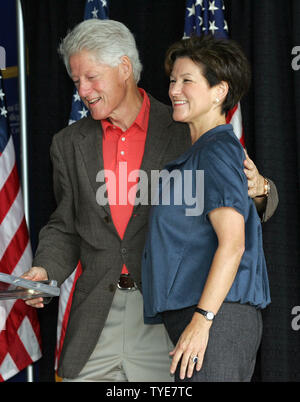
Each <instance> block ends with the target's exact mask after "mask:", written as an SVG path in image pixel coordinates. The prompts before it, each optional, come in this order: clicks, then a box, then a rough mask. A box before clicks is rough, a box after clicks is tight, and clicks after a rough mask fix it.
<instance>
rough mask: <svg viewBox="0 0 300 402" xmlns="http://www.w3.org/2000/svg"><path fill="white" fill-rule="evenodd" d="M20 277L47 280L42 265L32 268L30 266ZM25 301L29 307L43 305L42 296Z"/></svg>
mask: <svg viewBox="0 0 300 402" xmlns="http://www.w3.org/2000/svg"><path fill="white" fill-rule="evenodd" d="M21 277H22V278H24V279H29V280H31V281H47V280H48V274H47V271H46V270H45V269H44V268H42V267H32V268H30V270H29V271H27V272H25V273H24V274H23V275H22V276H21ZM25 303H26V304H27V305H28V306H31V307H36V308H41V307H44V304H43V298H42V297H38V298H36V299H30V300H26V301H25Z"/></svg>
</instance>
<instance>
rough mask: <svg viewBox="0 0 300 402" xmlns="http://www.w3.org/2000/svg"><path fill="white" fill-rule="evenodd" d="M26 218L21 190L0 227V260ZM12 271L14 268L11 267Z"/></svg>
mask: <svg viewBox="0 0 300 402" xmlns="http://www.w3.org/2000/svg"><path fill="white" fill-rule="evenodd" d="M23 217H24V210H23V197H22V192H21V189H19V192H18V195H17V197H16V199H15V201H14V202H13V204H12V205H11V207H10V209H9V211H8V213H7V214H6V216H5V218H4V219H3V221H2V223H1V225H0V259H1V258H2V256H3V254H4V253H5V250H6V249H7V247H8V245H9V243H10V242H11V240H12V239H13V237H14V235H15V233H16V231H17V230H18V228H19V226H20V224H21V222H22V220H23ZM9 268H10V269H11V268H13V267H9Z"/></svg>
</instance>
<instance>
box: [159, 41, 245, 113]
mask: <svg viewBox="0 0 300 402" xmlns="http://www.w3.org/2000/svg"><path fill="white" fill-rule="evenodd" d="M180 57H188V58H190V59H191V60H192V61H193V62H194V63H196V64H198V65H199V67H200V68H201V71H202V74H203V76H204V77H205V78H206V80H207V82H208V84H209V86H210V87H213V86H215V85H217V84H219V83H220V82H221V81H226V82H227V84H228V87H229V90H228V94H227V96H226V98H225V100H224V101H223V104H222V113H226V114H227V113H228V111H229V110H231V109H232V108H233V107H234V106H235V105H236V104H237V103H238V102H239V101H240V99H241V98H242V96H243V95H244V94H245V93H246V92H247V91H248V89H249V86H250V82H251V70H250V64H249V62H248V60H247V58H246V56H245V54H244V53H243V51H242V49H241V47H240V46H239V45H238V44H237V43H236V42H234V41H232V40H229V39H219V38H218V39H217V38H215V37H214V36H211V35H202V36H200V37H198V36H193V37H191V38H189V39H182V40H180V41H178V42H176V43H174V44H173V45H172V46H171V47H170V48H169V49H168V51H167V53H166V58H165V69H166V72H167V74H168V75H171V73H172V69H173V66H174V63H175V61H176V59H178V58H180Z"/></svg>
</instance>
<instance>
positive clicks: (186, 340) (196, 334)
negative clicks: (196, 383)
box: [170, 313, 212, 380]
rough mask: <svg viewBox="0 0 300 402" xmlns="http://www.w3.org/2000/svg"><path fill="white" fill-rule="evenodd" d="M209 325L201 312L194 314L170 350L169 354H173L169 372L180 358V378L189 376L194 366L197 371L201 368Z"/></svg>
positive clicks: (172, 371) (173, 370)
mask: <svg viewBox="0 0 300 402" xmlns="http://www.w3.org/2000/svg"><path fill="white" fill-rule="evenodd" d="M211 325H212V323H211V322H209V321H207V320H206V318H205V317H203V316H202V315H201V314H198V313H195V314H194V316H193V318H192V320H191V322H190V323H189V325H188V326H187V327H186V328H185V330H184V331H183V333H182V334H181V336H180V338H179V340H178V342H177V345H176V346H175V348H174V349H173V350H172V352H170V356H173V360H172V363H171V367H170V373H171V374H174V373H175V371H176V368H177V365H178V362H179V360H180V358H181V366H180V375H179V377H180V379H182V380H183V379H184V378H185V377H188V378H191V377H192V375H193V372H194V368H196V370H197V371H199V370H200V369H201V367H202V363H203V358H204V354H205V351H206V347H207V343H208V338H209V329H210V327H211ZM195 356H196V357H197V358H198V361H197V363H196V364H195V363H193V357H195Z"/></svg>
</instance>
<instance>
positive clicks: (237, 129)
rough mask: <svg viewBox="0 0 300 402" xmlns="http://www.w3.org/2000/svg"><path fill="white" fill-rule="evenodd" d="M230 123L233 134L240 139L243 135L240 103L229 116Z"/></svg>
mask: <svg viewBox="0 0 300 402" xmlns="http://www.w3.org/2000/svg"><path fill="white" fill-rule="evenodd" d="M230 124H232V126H233V131H234V133H235V135H236V136H237V137H238V138H239V139H240V138H241V137H242V135H243V128H242V113H241V107H240V104H238V107H237V109H236V111H235V112H234V114H233V115H232V117H231V120H230Z"/></svg>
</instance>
